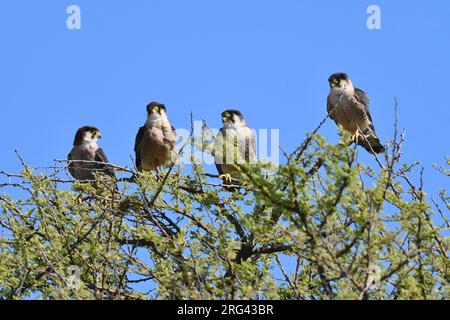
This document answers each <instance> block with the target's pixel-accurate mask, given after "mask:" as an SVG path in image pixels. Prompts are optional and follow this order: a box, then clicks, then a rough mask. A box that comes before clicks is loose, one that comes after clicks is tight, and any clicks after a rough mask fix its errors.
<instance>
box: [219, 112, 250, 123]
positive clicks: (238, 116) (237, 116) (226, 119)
mask: <svg viewBox="0 0 450 320" xmlns="http://www.w3.org/2000/svg"><path fill="white" fill-rule="evenodd" d="M222 123H223V124H224V126H227V125H228V126H237V127H241V126H242V127H244V126H247V123H246V122H245V119H244V116H243V115H242V113H241V112H240V111H239V110H235V109H229V110H225V111H224V112H222Z"/></svg>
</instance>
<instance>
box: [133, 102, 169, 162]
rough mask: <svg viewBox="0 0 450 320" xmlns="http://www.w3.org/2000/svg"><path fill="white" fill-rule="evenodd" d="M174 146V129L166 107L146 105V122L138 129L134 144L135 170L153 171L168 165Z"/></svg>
mask: <svg viewBox="0 0 450 320" xmlns="http://www.w3.org/2000/svg"><path fill="white" fill-rule="evenodd" d="M175 144H176V133H175V128H174V127H173V126H172V125H171V124H170V122H169V119H168V118H167V109H166V106H165V105H164V104H162V103H158V102H151V103H150V104H148V105H147V121H146V122H145V124H144V125H143V126H142V127H140V128H139V131H138V133H137V135H136V140H135V144H134V151H135V153H136V167H137V169H138V170H139V171H143V170H154V169H157V168H158V167H160V166H162V165H165V164H168V163H170V162H171V160H172V151H173V149H174V148H175Z"/></svg>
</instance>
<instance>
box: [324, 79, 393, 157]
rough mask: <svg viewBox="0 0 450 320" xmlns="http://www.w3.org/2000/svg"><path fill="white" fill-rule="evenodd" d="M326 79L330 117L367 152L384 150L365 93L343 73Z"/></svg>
mask: <svg viewBox="0 0 450 320" xmlns="http://www.w3.org/2000/svg"><path fill="white" fill-rule="evenodd" d="M328 81H329V83H330V93H329V94H328V99H327V110H328V114H329V115H330V117H331V119H333V120H334V121H335V122H336V124H338V125H341V126H342V127H343V128H344V129H345V130H346V131H348V132H350V133H351V134H352V138H353V140H354V141H355V142H357V143H358V144H359V145H360V146H361V147H363V148H364V149H366V150H367V151H368V152H370V153H374V152H375V153H382V152H384V147H383V145H382V144H381V142H380V139H378V137H377V135H376V133H375V127H374V125H373V121H372V117H371V116H370V112H369V97H368V96H367V94H366V93H365V92H364V91H362V90H360V89H358V88H355V87H354V86H353V83H352V81H351V80H350V78H349V77H348V75H347V74H345V73H335V74H333V75H331V76H330V78H329V79H328Z"/></svg>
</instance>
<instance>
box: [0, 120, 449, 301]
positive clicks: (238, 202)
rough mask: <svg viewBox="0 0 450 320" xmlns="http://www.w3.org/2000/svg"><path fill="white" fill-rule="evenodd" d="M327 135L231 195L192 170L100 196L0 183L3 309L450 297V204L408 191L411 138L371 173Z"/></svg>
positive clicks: (52, 182) (104, 187)
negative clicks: (24, 302) (24, 304)
mask: <svg viewBox="0 0 450 320" xmlns="http://www.w3.org/2000/svg"><path fill="white" fill-rule="evenodd" d="M321 124H323V122H322V123H321ZM319 128H320V126H319V127H318V128H317V129H316V130H315V131H314V132H313V133H312V134H310V135H308V136H307V138H306V139H305V141H304V142H303V143H302V144H301V145H300V146H299V147H298V149H297V150H295V151H294V152H293V153H292V154H289V155H288V154H285V155H284V156H285V158H286V161H285V164H283V165H280V166H279V167H278V170H277V171H275V173H273V174H271V175H268V174H267V171H268V170H269V169H271V168H270V165H269V164H263V163H258V164H257V165H252V166H245V165H243V166H240V175H239V179H238V180H235V182H236V187H239V188H238V189H237V190H234V191H230V190H229V189H226V188H224V187H223V186H222V184H221V183H217V181H219V180H217V179H216V178H214V177H212V176H211V175H210V174H207V173H206V172H205V171H204V168H203V167H202V165H201V164H200V163H198V161H197V160H196V159H192V160H193V164H192V165H191V166H189V167H183V166H182V165H180V164H172V165H171V166H169V167H168V168H165V169H163V170H161V171H160V172H159V173H158V174H157V175H156V174H155V173H149V172H146V173H141V174H138V173H137V172H135V170H134V169H129V168H125V167H119V166H115V169H116V170H117V172H122V173H124V175H128V176H130V175H132V176H133V178H132V179H124V178H121V179H112V178H109V177H104V176H101V175H99V176H98V179H97V180H96V183H95V184H93V183H79V182H75V181H72V180H70V179H67V176H65V175H64V171H65V168H66V165H67V163H64V162H57V163H56V165H55V166H53V167H48V168H33V167H31V166H29V165H27V164H26V163H25V162H24V161H23V160H22V159H21V163H22V165H23V170H22V171H21V172H20V173H18V174H12V173H7V172H3V171H2V172H1V176H2V177H3V178H4V182H2V181H0V188H1V189H2V190H3V191H4V192H3V193H2V194H1V195H0V209H1V211H0V228H1V233H0V234H1V236H0V298H4V299H22V298H29V297H31V298H43V299H149V298H150V299H442V298H446V297H448V294H449V293H450V273H449V270H450V269H449V268H450V261H449V259H448V254H449V245H450V243H449V237H448V236H445V234H446V232H447V235H448V231H449V229H450V225H449V223H448V220H447V218H446V214H448V211H447V210H450V197H449V196H448V195H447V194H446V192H445V191H444V190H442V191H441V192H440V200H438V201H436V200H435V199H432V202H433V203H432V204H430V203H429V202H428V200H427V198H428V197H427V196H426V193H425V192H424V190H423V188H422V183H421V182H420V183H418V184H414V183H413V182H412V181H413V180H414V179H413V178H412V177H411V175H412V174H413V173H414V171H415V170H417V164H413V165H409V164H404V163H402V162H401V147H402V143H403V137H404V135H398V134H397V130H395V136H394V138H393V139H392V141H391V142H389V143H388V148H387V151H386V153H385V154H384V155H383V157H379V158H378V157H377V158H376V163H377V166H378V167H377V168H376V169H374V168H371V167H369V166H367V165H365V164H362V163H359V162H358V156H357V149H356V148H355V147H353V146H349V142H350V140H349V139H350V138H349V137H348V136H347V135H346V134H345V133H343V136H342V139H341V142H340V143H339V144H337V145H331V144H329V143H327V142H326V141H325V140H324V138H323V137H321V136H320V135H318V134H317V131H318V129H319ZM192 138H193V139H194V137H192ZM196 144H197V145H198V146H199V147H202V146H200V144H201V143H199V142H198V141H197V142H196ZM447 163H448V164H450V159H447ZM272 169H273V168H272ZM440 170H441V171H442V173H443V174H445V175H447V176H449V175H450V173H449V171H448V170H446V169H440ZM419 176H420V178H421V179H420V181H422V176H421V173H420V175H419ZM8 193H9V194H10V195H8ZM11 194H14V197H13V196H11ZM437 221H438V222H437Z"/></svg>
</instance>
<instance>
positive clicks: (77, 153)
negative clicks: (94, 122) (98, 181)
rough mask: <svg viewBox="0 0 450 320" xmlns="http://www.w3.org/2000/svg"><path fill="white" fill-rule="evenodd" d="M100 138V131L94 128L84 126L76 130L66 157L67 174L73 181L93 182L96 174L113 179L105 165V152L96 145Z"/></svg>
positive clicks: (106, 161) (109, 168)
mask: <svg viewBox="0 0 450 320" xmlns="http://www.w3.org/2000/svg"><path fill="white" fill-rule="evenodd" d="M100 138H101V135H100V131H99V130H98V129H97V128H96V127H92V126H84V127H81V128H79V129H78V130H77V133H76V134H75V140H74V142H73V148H72V150H71V151H70V153H69V154H68V156H67V160H69V165H68V167H69V172H70V174H71V175H72V176H73V177H74V178H75V179H77V180H80V181H86V180H95V175H94V173H96V172H100V173H103V174H106V175H108V176H111V177H114V170H113V169H112V168H111V167H110V166H108V165H107V164H108V162H109V161H108V158H107V157H106V154H105V152H104V151H103V150H102V148H100V147H99V146H98V144H97V140H98V139H100ZM72 161H73V162H72ZM79 161H80V162H79ZM83 161H87V162H83ZM90 161H92V163H90Z"/></svg>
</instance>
